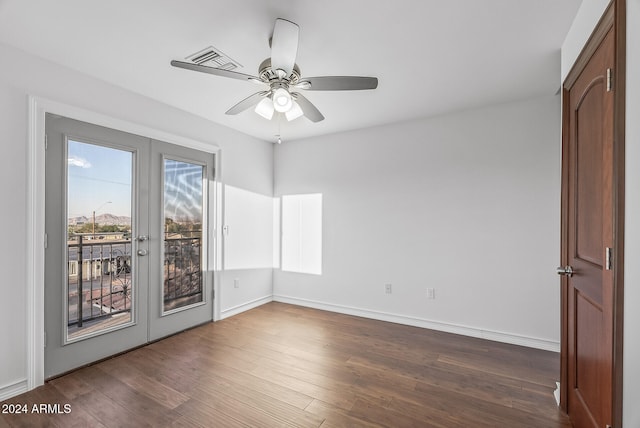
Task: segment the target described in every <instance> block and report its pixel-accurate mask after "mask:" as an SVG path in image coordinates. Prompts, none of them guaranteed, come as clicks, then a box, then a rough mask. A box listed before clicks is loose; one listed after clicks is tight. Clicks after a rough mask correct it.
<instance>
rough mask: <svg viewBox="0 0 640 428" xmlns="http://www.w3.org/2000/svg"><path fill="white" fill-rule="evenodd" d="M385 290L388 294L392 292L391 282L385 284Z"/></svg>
mask: <svg viewBox="0 0 640 428" xmlns="http://www.w3.org/2000/svg"><path fill="white" fill-rule="evenodd" d="M384 292H385V293H386V294H391V284H385V285H384Z"/></svg>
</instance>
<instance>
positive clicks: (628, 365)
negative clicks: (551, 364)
mask: <svg viewBox="0 0 640 428" xmlns="http://www.w3.org/2000/svg"><path fill="white" fill-rule="evenodd" d="M638 41H640V0H627V82H626V83H627V93H626V104H627V105H626V109H627V116H626V127H627V129H626V137H625V141H626V142H625V144H626V170H625V171H626V178H625V186H626V194H625V203H626V210H625V271H624V276H625V279H624V283H625V286H624V293H625V296H624V299H625V304H624V332H625V333H624V363H623V367H624V392H623V394H624V395H623V423H624V426H625V427H629V428H631V427H640V406H638V403H640V382H638V379H640V335H638V329H637V328H638V326H639V325H640V311H639V310H638V308H640V287H638V284H640V263H638V260H640V121H638V118H639V117H640V81H639V80H638V76H640V51H638Z"/></svg>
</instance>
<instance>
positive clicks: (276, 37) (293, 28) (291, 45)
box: [271, 18, 300, 77]
mask: <svg viewBox="0 0 640 428" xmlns="http://www.w3.org/2000/svg"><path fill="white" fill-rule="evenodd" d="M299 31H300V28H299V27H298V25H297V24H294V23H293V22H291V21H287V20H286V19H282V18H278V19H276V24H275V26H274V27H273V36H272V38H271V68H272V69H273V70H283V71H284V72H285V73H286V76H285V77H288V76H289V75H290V74H291V71H292V70H293V66H294V65H295V62H296V56H297V55H298V33H299Z"/></svg>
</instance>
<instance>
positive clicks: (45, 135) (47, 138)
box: [44, 134, 49, 150]
mask: <svg viewBox="0 0 640 428" xmlns="http://www.w3.org/2000/svg"><path fill="white" fill-rule="evenodd" d="M48 148H49V136H48V135H47V134H44V149H45V150H47V149H48Z"/></svg>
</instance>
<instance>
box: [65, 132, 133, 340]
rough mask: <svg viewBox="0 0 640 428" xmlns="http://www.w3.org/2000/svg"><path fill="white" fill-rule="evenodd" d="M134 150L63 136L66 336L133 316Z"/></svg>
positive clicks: (112, 326)
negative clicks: (65, 214) (64, 138)
mask: <svg viewBox="0 0 640 428" xmlns="http://www.w3.org/2000/svg"><path fill="white" fill-rule="evenodd" d="M133 162H134V155H133V153H132V152H130V151H127V150H119V149H115V148H110V147H104V146H100V145H96V144H90V143H86V142H81V141H75V140H73V139H67V177H66V178H67V180H66V181H67V198H66V200H67V207H66V212H67V216H66V217H67V218H66V231H67V275H66V283H67V287H66V288H67V299H66V311H65V312H66V320H67V323H66V325H67V334H66V342H70V341H75V340H78V339H80V338H86V337H93V336H96V335H98V334H101V333H103V332H106V331H112V330H114V329H116V328H120V327H122V326H126V325H129V324H130V323H131V322H132V320H133V319H134V318H133V314H132V308H133V304H132V303H133V302H132V299H133V296H134V295H135V293H134V290H133V287H134V281H133V276H132V271H133V266H132V263H133V260H132V257H131V255H132V245H131V226H132V222H131V218H132V198H133V190H132V189H133V187H132V185H133V181H132V178H133V165H134V163H133Z"/></svg>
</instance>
